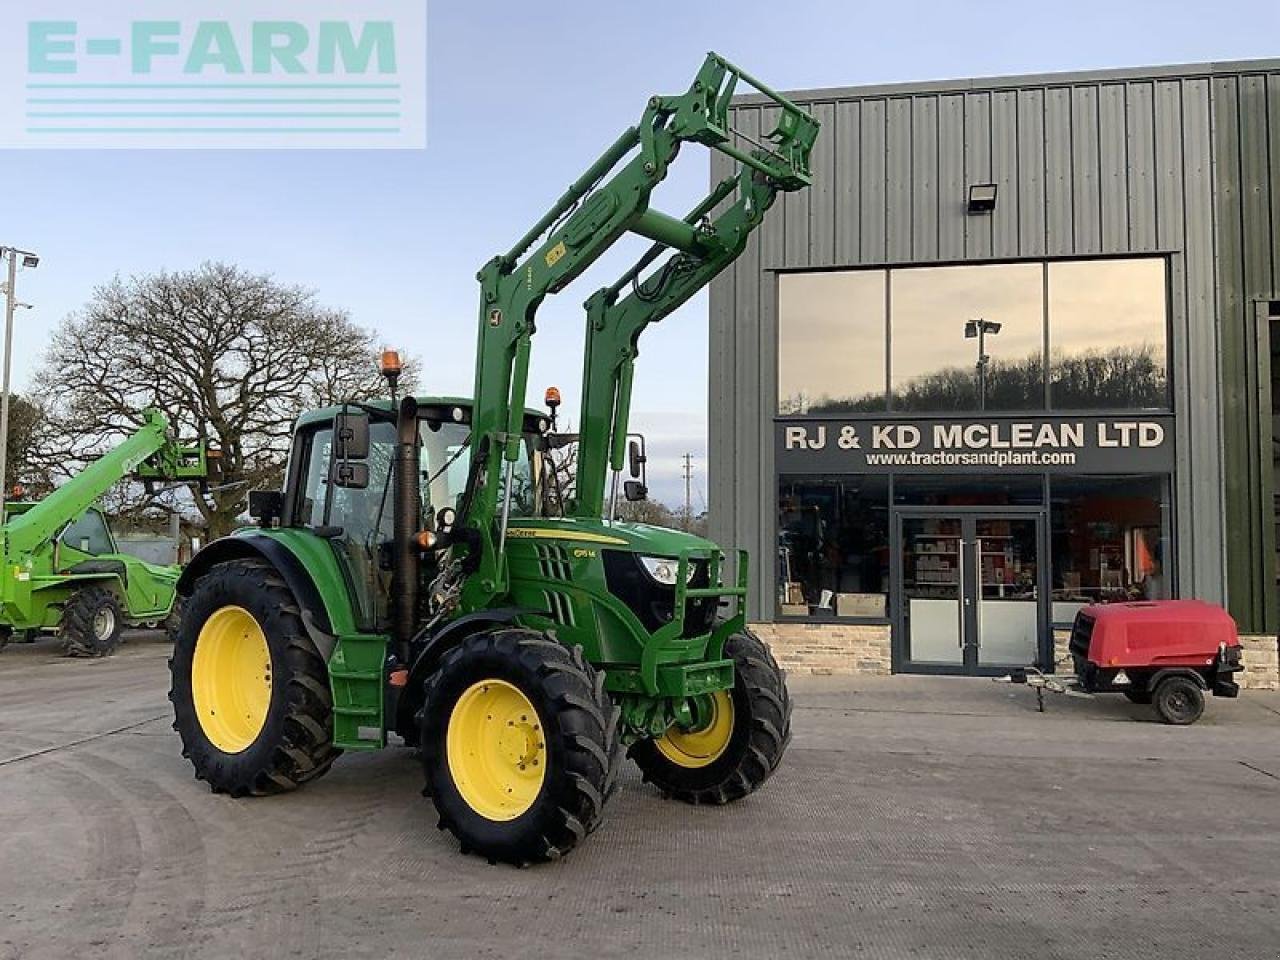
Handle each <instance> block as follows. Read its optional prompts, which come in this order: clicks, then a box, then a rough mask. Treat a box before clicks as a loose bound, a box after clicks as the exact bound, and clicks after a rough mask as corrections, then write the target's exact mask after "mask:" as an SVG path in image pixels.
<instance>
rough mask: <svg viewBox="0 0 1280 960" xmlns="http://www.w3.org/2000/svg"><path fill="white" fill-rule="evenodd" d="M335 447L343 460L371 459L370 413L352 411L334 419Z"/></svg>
mask: <svg viewBox="0 0 1280 960" xmlns="http://www.w3.org/2000/svg"><path fill="white" fill-rule="evenodd" d="M333 447H334V451H335V453H336V454H337V456H338V457H339V458H340V459H342V460H368V459H369V415H368V414H367V413H364V412H355V413H352V412H350V411H348V412H346V413H340V414H338V415H337V417H335V418H334V421H333Z"/></svg>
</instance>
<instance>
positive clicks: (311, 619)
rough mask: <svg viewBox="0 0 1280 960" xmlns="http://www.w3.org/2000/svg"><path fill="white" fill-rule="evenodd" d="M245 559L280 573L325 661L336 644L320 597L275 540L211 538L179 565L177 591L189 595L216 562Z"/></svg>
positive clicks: (302, 569)
mask: <svg viewBox="0 0 1280 960" xmlns="http://www.w3.org/2000/svg"><path fill="white" fill-rule="evenodd" d="M246 559H250V560H265V561H266V562H267V563H269V564H271V566H272V568H273V569H274V570H275V571H276V573H278V574H280V576H281V578H282V579H283V580H284V582H285V584H286V585H287V586H288V587H289V590H290V591H291V592H292V593H293V595H294V597H295V598H296V599H297V601H298V607H299V616H300V617H301V619H302V623H303V626H305V627H306V630H307V635H308V636H309V637H310V638H311V642H312V643H314V644H315V647H316V650H317V651H318V652H319V654H320V656H322V657H323V658H324V659H325V662H326V663H327V662H328V660H329V657H330V656H331V655H332V654H333V650H334V647H335V646H337V643H338V638H337V636H336V635H335V634H334V632H333V626H332V624H331V623H330V619H329V612H328V610H327V609H326V607H325V604H324V599H323V598H322V597H321V596H320V591H319V590H317V589H316V585H315V581H314V580H313V579H312V578H311V575H310V574H309V573H308V572H307V569H306V567H304V566H303V565H302V561H300V560H299V559H298V557H297V556H296V555H295V554H294V553H293V551H292V550H290V549H289V548H288V547H287V546H285V545H284V544H283V543H280V542H279V541H278V540H275V539H273V538H271V537H262V536H253V535H252V534H249V535H245V536H234V537H222V538H221V539H218V540H214V541H213V542H212V543H210V544H209V545H208V546H206V547H204V548H203V549H202V550H200V552H199V553H197V554H196V555H195V556H194V557H192V558H191V562H190V563H188V564H187V565H186V567H185V568H184V569H183V571H182V575H181V576H180V577H179V578H178V585H177V593H178V595H179V596H183V597H190V596H191V592H192V590H193V589H194V588H195V584H196V581H197V580H199V579H200V578H201V577H203V576H204V575H205V574H206V573H208V572H209V571H210V570H211V569H212V568H213V567H214V566H216V565H217V564H219V563H226V562H228V561H230V560H246Z"/></svg>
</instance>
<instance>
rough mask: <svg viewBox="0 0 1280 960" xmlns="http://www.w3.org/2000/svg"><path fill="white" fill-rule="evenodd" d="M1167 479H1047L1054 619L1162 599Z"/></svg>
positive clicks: (1166, 582) (1165, 581) (1165, 574)
mask: <svg viewBox="0 0 1280 960" xmlns="http://www.w3.org/2000/svg"><path fill="white" fill-rule="evenodd" d="M1168 486H1169V484H1168V478H1167V477H1164V476H1151V475H1148V476H1133V477H1053V478H1051V480H1050V491H1049V493H1050V507H1049V522H1050V527H1051V531H1052V532H1051V537H1050V539H1051V543H1052V554H1053V619H1054V621H1055V622H1057V623H1066V622H1070V621H1071V619H1072V618H1073V617H1074V616H1075V612H1076V611H1077V610H1078V609H1080V607H1082V606H1084V605H1085V604H1089V603H1113V602H1116V601H1122V600H1143V599H1146V600H1164V599H1167V598H1168V597H1169V595H1170V594H1169V580H1168V565H1167V560H1168V551H1167V550H1166V545H1167V537H1166V536H1165V533H1164V531H1165V530H1167V529H1168V507H1169V504H1168V492H1167V491H1168Z"/></svg>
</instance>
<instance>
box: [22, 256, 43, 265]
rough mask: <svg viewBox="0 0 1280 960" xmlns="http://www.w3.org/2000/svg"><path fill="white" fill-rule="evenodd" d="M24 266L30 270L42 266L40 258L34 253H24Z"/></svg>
mask: <svg viewBox="0 0 1280 960" xmlns="http://www.w3.org/2000/svg"><path fill="white" fill-rule="evenodd" d="M22 265H23V266H24V267H28V268H34V267H38V266H40V258H39V257H37V256H36V255H35V254H34V253H24V254H23V255H22Z"/></svg>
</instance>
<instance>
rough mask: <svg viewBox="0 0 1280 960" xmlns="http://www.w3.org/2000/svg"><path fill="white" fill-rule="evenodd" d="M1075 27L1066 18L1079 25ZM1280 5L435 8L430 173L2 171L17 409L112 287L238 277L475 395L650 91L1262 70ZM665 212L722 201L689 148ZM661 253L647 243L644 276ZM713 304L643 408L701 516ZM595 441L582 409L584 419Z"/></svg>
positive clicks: (145, 168) (328, 167) (112, 166)
mask: <svg viewBox="0 0 1280 960" xmlns="http://www.w3.org/2000/svg"><path fill="white" fill-rule="evenodd" d="M1068 10H1069V15H1067V14H1066V11H1068ZM1278 11H1280V5H1277V4H1276V3H1275V2H1274V0H1256V2H1235V3H1232V2H1222V3H1217V4H1206V3H1204V2H1187V0H1164V2H1159V3H1148V2H1115V0H1109V2H1093V0H1078V2H1074V3H1072V4H1070V5H1065V4H1036V3H1027V2H1025V0H1022V2H1017V3H982V2H969V3H963V4H960V3H954V2H945V3H942V2H940V3H908V2H898V3H880V4H868V3H855V2H833V0H810V2H808V3H805V4H798V5H795V6H791V5H788V4H779V3H777V2H757V0H736V2H733V3H689V2H687V0H682V2H671V0H651V2H649V3H643V4H641V3H631V2H615V3H608V2H599V0H597V2H577V0H565V2H560V3H556V4H547V3H532V4H531V3H523V2H519V3H517V2H501V3H462V2H446V0H438V2H435V3H432V4H431V6H430V11H429V39H428V51H429V58H430V62H429V76H430V90H429V95H428V101H429V116H428V147H427V149H426V150H425V151H414V152H376V151H365V152H360V151H351V152H338V151H330V152H310V153H306V152H263V151H224V152H186V151H166V152H144V151H119V152H91V151H75V152H47V151H46V152H25V153H24V152H15V151H10V152H5V153H3V154H0V244H13V245H17V246H21V247H26V248H28V249H33V250H36V251H38V252H39V253H40V254H41V256H42V258H43V262H42V263H41V266H40V268H39V269H38V270H35V271H29V272H27V273H25V274H24V275H23V277H22V279H21V285H20V288H19V292H20V296H21V299H23V300H28V301H31V302H32V303H34V304H35V307H36V309H34V310H32V311H27V312H23V313H21V314H20V316H19V323H20V326H19V327H18V330H17V332H16V335H15V366H14V374H15V378H16V383H17V386H18V389H28V388H32V387H33V384H32V383H31V381H30V374H31V371H32V370H33V368H34V367H35V365H36V363H37V360H38V358H39V356H40V354H41V352H42V350H43V349H44V345H45V343H46V342H47V338H48V335H49V333H50V331H51V330H52V329H53V328H54V326H55V325H56V324H57V322H58V321H59V320H60V319H61V318H62V317H63V316H65V315H66V314H67V313H69V312H71V311H74V310H76V309H77V308H78V307H79V306H80V305H82V304H83V303H84V302H85V301H86V300H87V299H88V297H89V296H90V294H91V292H92V290H93V288H94V286H96V285H97V284H100V283H102V282H104V281H106V280H108V279H110V278H111V277H112V276H113V275H116V274H121V275H126V276H127V275H130V274H135V273H145V272H148V271H152V270H157V269H161V268H168V269H183V268H188V267H191V266H194V265H195V264H198V263H199V262H200V261H202V260H206V259H215V260H226V261H231V262H235V263H239V264H241V265H243V266H244V267H246V268H248V269H251V270H255V271H263V272H269V273H272V274H274V275H275V276H276V277H278V278H279V279H280V280H282V281H285V282H288V283H297V284H303V285H305V286H308V287H311V288H313V289H314V290H315V291H316V292H317V294H318V296H319V299H320V300H321V302H323V303H325V304H327V305H330V306H334V307H341V308H344V309H346V310H348V311H350V313H351V314H352V316H353V317H354V318H355V320H356V321H357V322H358V323H360V324H362V325H364V326H366V327H370V328H373V329H374V330H376V331H378V333H379V336H380V337H381V338H382V339H383V340H384V341H386V343H387V344H388V345H391V346H397V347H401V348H403V349H406V350H408V351H410V352H412V353H414V354H416V355H417V356H418V357H420V358H421V360H422V367H423V371H424V378H423V379H424V385H425V386H427V387H429V388H430V389H431V391H432V392H435V391H439V392H443V393H449V392H458V393H466V392H469V390H470V381H471V373H472V357H473V351H474V341H475V313H476V283H475V272H476V270H477V268H478V267H479V266H480V265H481V264H483V263H484V262H485V261H486V260H488V259H489V258H490V257H491V256H492V255H493V254H495V253H497V252H499V250H504V249H506V248H507V247H508V246H509V245H510V244H511V243H512V242H513V241H514V240H515V239H516V238H517V237H518V236H519V235H520V234H522V233H523V232H524V231H525V229H527V228H528V226H529V225H531V224H532V223H533V222H534V221H535V220H536V219H537V218H538V216H540V215H541V213H542V212H543V211H544V210H545V208H546V207H547V206H548V205H549V204H550V203H551V201H552V200H554V198H555V197H557V196H558V195H559V194H560V193H561V192H562V191H563V189H564V187H565V185H567V184H568V183H569V182H570V181H572V180H573V179H575V178H576V177H577V176H578V175H579V174H580V173H581V172H582V170H583V169H584V168H585V167H586V166H587V164H588V163H589V162H590V161H591V160H593V159H594V158H595V157H596V155H597V154H598V153H599V152H600V151H601V150H602V149H603V147H604V146H605V145H607V144H608V143H609V142H611V141H612V140H613V139H614V138H615V137H616V136H617V134H618V133H619V132H620V131H621V130H622V129H623V128H625V127H626V126H628V125H629V124H631V123H634V122H635V121H636V120H637V119H638V118H639V115H640V113H641V111H642V109H643V107H644V103H645V100H646V98H647V97H648V96H649V95H650V94H652V93H658V92H662V93H679V92H682V91H683V90H684V89H685V88H686V87H687V85H688V82H689V80H690V78H691V77H692V75H693V73H694V72H695V71H696V69H697V67H698V66H699V64H700V63H701V60H702V56H703V54H704V53H705V51H706V50H708V49H715V50H717V51H718V52H720V53H722V54H724V55H726V56H727V57H729V58H730V59H732V60H735V61H737V62H739V63H740V64H741V65H742V66H744V67H745V68H746V69H748V70H749V71H751V72H753V73H755V74H757V75H758V76H760V77H761V78H762V79H764V80H766V81H767V82H769V83H770V84H772V85H774V86H776V87H779V88H783V89H798V88H804V87H816V86H823V87H825V86H841V85H856V84H864V83H880V82H888V81H909V80H929V79H940V78H949V77H974V76H984V75H995V74H1010V73H1023V72H1042V71H1050V70H1071V69H1082V68H1096V67H1112V66H1135V65H1142V64H1154V63H1178V62H1191V61H1205V60H1222V59H1245V58H1252V57H1264V56H1275V55H1277V53H1280V46H1278V45H1277V44H1278V38H1280V12H1278ZM681 160H682V161H683V163H682V164H681V165H680V168H679V169H678V170H677V172H676V173H675V174H674V175H673V176H672V178H671V179H670V181H669V183H668V184H667V185H666V186H665V188H664V190H663V191H662V193H661V195H660V197H659V198H658V199H659V201H660V204H661V205H662V206H663V207H664V208H665V209H666V210H668V212H671V213H683V212H684V210H685V209H686V208H687V207H689V206H691V205H692V203H693V202H694V201H695V200H696V199H699V198H700V196H701V192H700V191H702V190H704V189H705V185H706V181H707V177H708V171H707V160H706V155H705V153H704V152H701V151H698V150H692V149H690V150H687V151H686V155H685V156H682V157H681ZM638 249H642V245H639V244H636V245H630V246H628V248H627V252H630V253H632V254H634V253H635V252H636V251H637V250H638ZM622 265H623V261H622V257H621V256H619V257H612V258H610V259H609V260H608V261H607V262H606V263H604V264H602V265H600V266H598V267H597V268H596V269H594V270H593V271H592V272H590V273H589V274H587V275H586V276H585V277H584V278H582V279H581V280H579V281H578V283H577V284H576V285H575V286H574V287H573V288H571V289H570V290H568V291H566V292H565V293H563V294H561V295H560V296H559V297H558V298H553V300H551V301H548V303H547V304H546V305H545V306H544V307H543V310H542V312H541V314H540V319H539V335H538V337H537V339H536V341H535V345H534V362H533V372H532V375H531V378H530V393H531V399H536V400H540V398H541V395H542V390H543V388H544V387H545V386H546V385H547V384H551V383H555V384H558V385H559V386H560V387H561V389H562V391H563V393H564V395H565V403H566V407H565V409H566V411H574V410H575V409H576V402H577V389H576V385H577V383H578V381H579V379H580V377H581V338H582V313H581V304H582V301H583V300H584V299H585V298H586V296H587V295H588V294H589V293H590V292H591V291H592V290H594V289H595V288H596V287H598V286H600V285H601V284H602V283H605V282H608V281H609V280H611V279H612V277H613V276H615V275H616V274H617V273H618V272H620V270H621V267H622ZM706 326H707V324H706V301H705V297H703V298H699V299H698V300H696V301H694V302H693V303H691V304H690V305H689V306H687V307H686V308H685V309H684V310H682V311H681V312H679V313H677V314H676V315H675V316H673V317H670V318H668V319H667V320H666V321H664V322H663V323H662V324H661V325H660V326H659V327H658V328H657V329H655V330H653V331H651V332H650V333H649V334H648V335H647V337H646V339H645V340H643V341H642V344H641V347H642V357H641V360H640V366H639V369H638V373H637V381H636V398H635V405H634V408H635V410H636V411H637V415H638V420H639V423H638V424H637V426H639V427H640V428H642V429H644V430H645V431H646V432H647V433H648V434H649V436H650V438H651V443H652V446H653V450H652V452H653V454H654V456H652V458H651V459H652V460H653V464H652V468H653V473H652V475H651V485H652V486H653V487H654V492H655V494H656V495H657V496H658V497H659V498H661V499H664V500H667V501H669V502H672V503H675V502H677V501H678V500H680V499H681V498H682V497H683V484H682V482H681V481H680V480H679V476H680V467H679V455H680V454H681V453H682V452H684V451H685V450H689V451H691V452H692V453H693V454H694V457H695V460H694V470H695V484H694V486H695V492H694V505H695V508H700V507H701V505H702V504H703V503H704V498H705V489H706V479H705V468H706V460H705V448H706V437H705V434H706V380H707V377H706V367H707V362H706V350H707V333H706ZM574 419H576V413H575V414H574Z"/></svg>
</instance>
